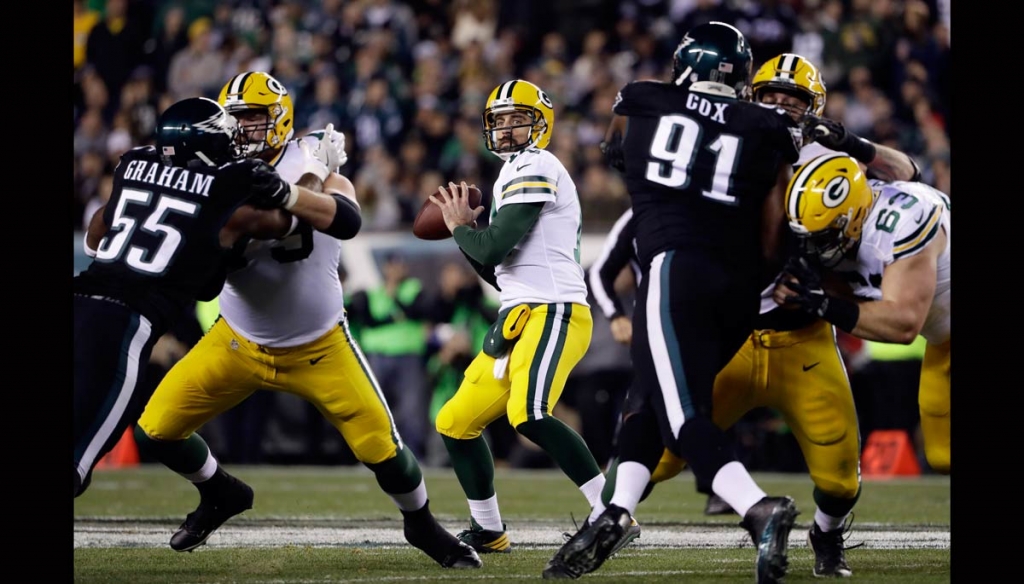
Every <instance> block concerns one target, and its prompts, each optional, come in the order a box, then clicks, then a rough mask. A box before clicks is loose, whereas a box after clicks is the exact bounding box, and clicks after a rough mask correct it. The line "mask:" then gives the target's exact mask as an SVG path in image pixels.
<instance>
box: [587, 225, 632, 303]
mask: <svg viewBox="0 0 1024 584" xmlns="http://www.w3.org/2000/svg"><path fill="white" fill-rule="evenodd" d="M632 219H633V210H632V209H629V210H627V211H626V212H625V213H623V214H622V216H621V217H619V219H618V221H616V222H615V225H613V226H612V230H611V232H609V233H608V237H607V239H605V243H604V249H602V250H601V255H600V256H599V257H598V258H597V261H596V262H594V264H593V265H592V266H590V272H589V274H588V278H589V280H590V288H591V290H592V291H593V292H594V298H595V299H596V300H597V304H598V306H600V308H601V312H603V313H604V315H605V316H606V317H607V318H608V319H609V320H611V319H613V318H615V317H616V316H619V315H622V314H625V313H626V311H625V309H624V307H623V305H622V299H621V298H619V296H618V294H616V293H615V279H616V278H617V277H618V275H619V272H621V271H622V268H624V267H626V266H627V265H628V264H629V260H630V259H632V257H633V255H634V254H633V238H634V237H635V231H634V224H633V220H632Z"/></svg>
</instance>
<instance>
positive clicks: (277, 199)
mask: <svg viewBox="0 0 1024 584" xmlns="http://www.w3.org/2000/svg"><path fill="white" fill-rule="evenodd" d="M258 162H259V164H254V165H253V166H252V170H251V175H250V179H251V182H250V183H249V203H250V204H251V205H252V206H253V207H256V208H257V209H276V208H278V207H286V206H289V205H288V203H289V201H290V199H291V194H292V185H290V184H289V183H288V182H286V181H285V180H284V179H283V178H281V177H280V176H279V175H278V174H277V170H275V169H274V167H272V166H270V165H269V164H267V163H266V162H263V161H262V160H261V161H258Z"/></svg>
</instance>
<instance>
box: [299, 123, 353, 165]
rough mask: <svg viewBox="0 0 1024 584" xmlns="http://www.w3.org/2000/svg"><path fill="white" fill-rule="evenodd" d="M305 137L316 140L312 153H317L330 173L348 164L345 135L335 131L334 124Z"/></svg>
mask: <svg viewBox="0 0 1024 584" xmlns="http://www.w3.org/2000/svg"><path fill="white" fill-rule="evenodd" d="M305 137H306V138H311V139H315V140H316V142H317V144H316V148H314V151H315V152H318V156H319V157H321V158H320V160H321V162H323V163H324V164H325V165H326V166H327V168H329V169H331V172H337V170H338V169H339V168H341V167H342V166H345V163H347V162H348V154H347V153H346V152H345V134H343V133H342V132H338V131H336V130H335V129H334V124H327V127H326V128H324V129H323V130H317V131H315V132H310V133H309V134H306V136H305Z"/></svg>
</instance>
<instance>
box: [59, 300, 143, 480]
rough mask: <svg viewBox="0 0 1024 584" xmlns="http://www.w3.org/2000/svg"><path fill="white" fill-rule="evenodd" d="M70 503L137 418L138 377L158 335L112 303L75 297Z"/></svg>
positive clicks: (140, 318)
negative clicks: (73, 476)
mask: <svg viewBox="0 0 1024 584" xmlns="http://www.w3.org/2000/svg"><path fill="white" fill-rule="evenodd" d="M74 311H75V314H74V320H75V347H74V351H75V381H74V384H75V402H74V408H75V409H74V422H73V425H74V441H75V479H76V480H75V497H77V496H78V495H80V494H82V493H83V492H85V486H87V478H89V474H90V473H91V472H92V469H93V468H94V467H95V466H96V463H97V462H98V461H99V460H100V459H101V458H103V455H105V454H106V453H108V452H110V450H111V449H112V448H113V447H114V446H115V445H116V444H117V442H118V441H119V440H120V439H121V436H122V435H123V434H124V432H125V430H126V429H127V428H129V427H130V426H131V425H133V424H134V423H135V422H136V420H138V418H139V416H140V415H141V414H142V410H143V408H144V407H145V406H146V401H147V400H148V399H149V395H148V392H146V391H144V390H139V389H140V388H141V387H143V386H142V384H141V383H140V375H141V374H143V373H144V372H145V370H146V364H147V363H148V362H149V355H150V353H151V352H152V350H153V345H154V344H155V343H156V341H157V339H158V338H159V335H157V334H156V332H157V331H154V330H153V327H152V326H151V324H150V322H149V320H147V319H146V318H145V317H144V316H142V315H140V314H138V313H137V312H135V311H134V310H132V309H130V308H128V307H127V306H125V305H124V304H121V303H119V302H116V301H114V300H109V299H103V298H99V297H93V296H81V295H78V294H76V295H74Z"/></svg>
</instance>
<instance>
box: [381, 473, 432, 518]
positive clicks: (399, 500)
mask: <svg viewBox="0 0 1024 584" xmlns="http://www.w3.org/2000/svg"><path fill="white" fill-rule="evenodd" d="M388 496H389V497H391V500H392V501H394V502H395V505H398V508H399V509H401V510H402V511H416V510H419V509H422V508H423V506H424V505H426V504H427V483H425V482H423V479H420V484H419V486H417V487H416V488H415V489H413V490H411V491H409V492H408V493H403V494H401V495H395V494H392V493H388Z"/></svg>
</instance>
